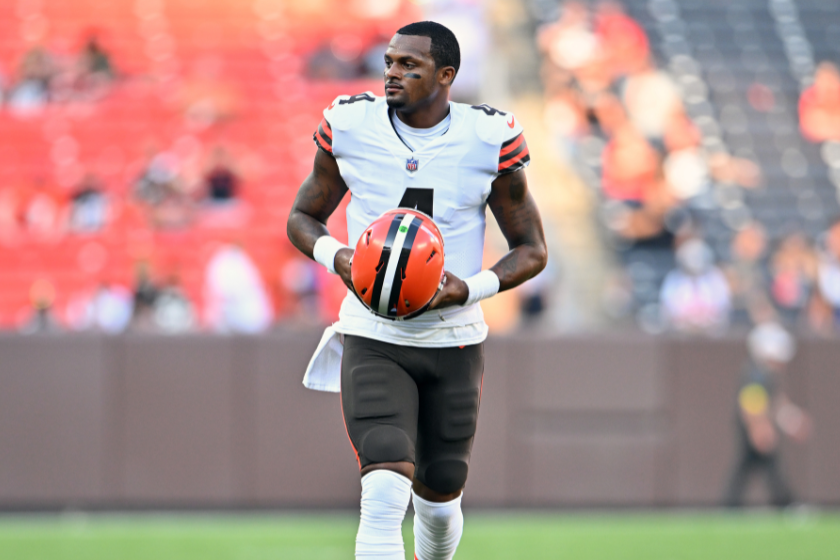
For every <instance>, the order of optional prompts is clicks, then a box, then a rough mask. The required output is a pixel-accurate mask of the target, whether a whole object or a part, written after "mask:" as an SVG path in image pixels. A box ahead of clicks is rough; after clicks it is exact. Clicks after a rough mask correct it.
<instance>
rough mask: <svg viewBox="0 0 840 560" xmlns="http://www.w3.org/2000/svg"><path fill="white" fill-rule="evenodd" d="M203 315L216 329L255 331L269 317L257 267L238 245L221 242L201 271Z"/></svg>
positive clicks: (268, 302) (263, 327)
mask: <svg viewBox="0 0 840 560" xmlns="http://www.w3.org/2000/svg"><path fill="white" fill-rule="evenodd" d="M204 305H205V309H204V316H205V321H206V323H207V325H208V326H209V327H210V328H211V329H213V330H214V331H216V332H220V333H258V332H263V331H265V330H267V329H268V327H269V326H270V325H271V320H272V315H273V313H272V309H271V300H270V298H269V297H268V291H267V290H266V287H265V283H264V282H263V279H262V275H261V274H260V271H259V269H258V268H257V266H256V265H255V264H254V261H253V260H252V259H251V257H249V256H248V254H247V253H246V252H245V251H244V250H243V249H242V247H240V246H238V245H223V246H221V247H219V248H218V249H217V250H216V251H215V252H214V253H213V254H212V256H211V257H210V260H209V262H208V263H207V268H206V270H205V273H204Z"/></svg>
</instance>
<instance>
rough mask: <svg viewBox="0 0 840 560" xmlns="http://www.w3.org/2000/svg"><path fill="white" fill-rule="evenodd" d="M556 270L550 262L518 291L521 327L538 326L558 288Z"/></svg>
mask: <svg viewBox="0 0 840 560" xmlns="http://www.w3.org/2000/svg"><path fill="white" fill-rule="evenodd" d="M554 277H555V268H554V266H553V263H552V262H551V260H549V262H548V264H547V265H546V267H545V269H543V270H542V272H540V273H539V274H537V275H536V276H534V277H533V278H531V279H530V280H529V281H528V282H525V283H524V284H522V285H521V286H519V287H518V288H517V289H516V295H517V296H518V297H519V311H520V325H521V327H522V328H526V329H527V328H531V327H534V326H538V325H540V324H542V323H541V319H542V317H543V314H544V313H545V310H546V309H548V298H549V297H550V295H551V292H552V290H553V289H554V288H556V282H555V278H554Z"/></svg>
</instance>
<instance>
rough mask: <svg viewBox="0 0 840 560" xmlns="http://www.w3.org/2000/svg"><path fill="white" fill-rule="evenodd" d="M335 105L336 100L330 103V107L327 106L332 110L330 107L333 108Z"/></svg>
mask: <svg viewBox="0 0 840 560" xmlns="http://www.w3.org/2000/svg"><path fill="white" fill-rule="evenodd" d="M333 107H335V101H333V102H332V103H330V106H329V107H327V110H328V111H329V110H330V109H332V108H333Z"/></svg>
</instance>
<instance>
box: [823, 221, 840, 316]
mask: <svg viewBox="0 0 840 560" xmlns="http://www.w3.org/2000/svg"><path fill="white" fill-rule="evenodd" d="M818 284H819V295H820V296H821V297H822V299H823V301H824V302H825V304H826V305H827V306H828V307H829V308H830V309H831V312H832V317H831V320H830V323H829V325H826V326H825V330H829V329H831V328H836V327H837V326H838V325H839V324H840V219H837V220H835V222H834V223H833V224H832V225H831V227H829V228H828V231H827V232H826V233H825V247H824V249H823V251H821V253H820V259H819V269H818Z"/></svg>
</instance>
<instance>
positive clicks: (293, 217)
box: [286, 150, 347, 258]
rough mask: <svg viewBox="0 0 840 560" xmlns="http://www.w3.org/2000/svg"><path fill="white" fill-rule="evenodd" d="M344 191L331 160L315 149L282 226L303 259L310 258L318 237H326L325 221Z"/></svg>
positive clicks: (333, 160)
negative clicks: (308, 167)
mask: <svg viewBox="0 0 840 560" xmlns="http://www.w3.org/2000/svg"><path fill="white" fill-rule="evenodd" d="M346 192H347V185H346V184H344V179H342V178H341V174H340V173H339V171H338V164H337V163H336V162H335V159H333V158H332V157H331V156H330V155H328V154H326V153H325V152H324V151H323V150H318V152H317V153H316V154H315V164H314V166H313V168H312V173H310V174H309V176H308V177H307V178H306V179H304V181H303V183H302V184H301V185H300V189H299V190H298V194H297V197H296V198H295V203H294V204H293V205H292V211H291V213H290V214H289V221H288V223H287V225H286V233H287V234H288V236H289V240H290V241H291V242H292V244H293V245H294V246H295V247H297V248H298V249H300V251H301V252H302V253H303V254H304V255H306V256H307V257H310V258H312V248H313V247H314V246H315V242H316V241H317V240H318V238H319V237H322V236H324V235H329V231H328V230H327V219H328V218H329V217H330V215H331V214H332V213H333V212H334V211H335V209H336V208H337V207H338V204H339V203H340V202H341V199H342V198H343V197H344V193H346Z"/></svg>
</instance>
